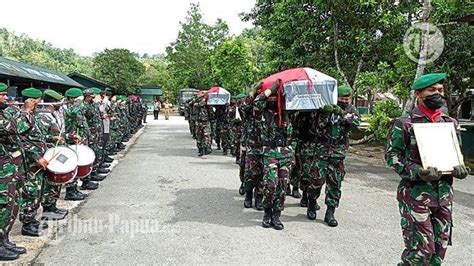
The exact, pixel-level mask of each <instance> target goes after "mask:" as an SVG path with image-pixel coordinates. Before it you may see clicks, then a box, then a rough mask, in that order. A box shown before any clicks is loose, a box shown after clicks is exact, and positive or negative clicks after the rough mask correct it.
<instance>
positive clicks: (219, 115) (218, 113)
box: [214, 105, 227, 150]
mask: <svg viewBox="0 0 474 266" xmlns="http://www.w3.org/2000/svg"><path fill="white" fill-rule="evenodd" d="M215 108H216V110H215V112H214V116H215V119H216V123H215V129H214V131H215V137H214V139H215V140H216V143H217V150H221V143H222V137H221V134H222V124H223V123H224V120H225V116H226V108H227V107H226V106H225V105H216V106H215Z"/></svg>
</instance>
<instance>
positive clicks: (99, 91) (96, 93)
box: [89, 87, 102, 95]
mask: <svg viewBox="0 0 474 266" xmlns="http://www.w3.org/2000/svg"><path fill="white" fill-rule="evenodd" d="M89 89H91V90H92V91H93V92H94V95H98V94H100V93H101V92H102V90H101V89H99V88H96V87H92V88H89Z"/></svg>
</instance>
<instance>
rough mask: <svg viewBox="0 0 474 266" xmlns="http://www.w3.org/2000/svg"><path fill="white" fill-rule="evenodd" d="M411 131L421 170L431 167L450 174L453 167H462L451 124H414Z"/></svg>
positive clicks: (459, 148)
mask: <svg viewBox="0 0 474 266" xmlns="http://www.w3.org/2000/svg"><path fill="white" fill-rule="evenodd" d="M413 131H414V133H415V138H416V142H417V145H418V150H419V151H420V156H421V162H422V164H423V168H425V169H426V168H427V167H428V166H432V167H436V168H438V170H439V171H442V172H443V173H451V172H452V171H453V167H454V166H457V165H464V160H463V157H462V153H461V147H460V146H459V141H458V138H457V135H456V130H455V128H454V124H453V123H415V124H413Z"/></svg>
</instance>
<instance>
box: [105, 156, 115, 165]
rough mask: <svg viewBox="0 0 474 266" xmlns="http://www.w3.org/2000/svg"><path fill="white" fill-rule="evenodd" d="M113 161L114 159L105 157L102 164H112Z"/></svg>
mask: <svg viewBox="0 0 474 266" xmlns="http://www.w3.org/2000/svg"><path fill="white" fill-rule="evenodd" d="M113 161H114V158H112V157H109V156H106V157H105V159H104V163H112V162H113Z"/></svg>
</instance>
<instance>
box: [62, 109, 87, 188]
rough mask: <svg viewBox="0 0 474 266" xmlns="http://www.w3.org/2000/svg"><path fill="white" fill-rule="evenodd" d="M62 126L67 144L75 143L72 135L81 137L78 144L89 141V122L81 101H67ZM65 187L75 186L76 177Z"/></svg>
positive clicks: (84, 143)
mask: <svg viewBox="0 0 474 266" xmlns="http://www.w3.org/2000/svg"><path fill="white" fill-rule="evenodd" d="M64 127H65V132H66V143H67V144H69V145H74V144H76V143H75V142H74V139H73V135H77V136H79V137H80V138H81V141H80V144H83V145H87V144H88V143H89V139H88V138H89V136H90V133H89V124H88V123H87V119H86V117H85V116H84V105H83V103H82V102H80V101H78V100H76V101H75V102H73V103H68V104H67V105H66V106H65V108H64ZM65 186H66V187H67V188H73V187H74V188H75V187H76V186H77V179H75V180H74V181H72V182H70V183H67V184H66V185H65Z"/></svg>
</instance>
